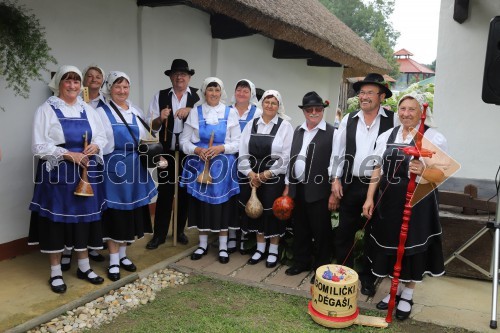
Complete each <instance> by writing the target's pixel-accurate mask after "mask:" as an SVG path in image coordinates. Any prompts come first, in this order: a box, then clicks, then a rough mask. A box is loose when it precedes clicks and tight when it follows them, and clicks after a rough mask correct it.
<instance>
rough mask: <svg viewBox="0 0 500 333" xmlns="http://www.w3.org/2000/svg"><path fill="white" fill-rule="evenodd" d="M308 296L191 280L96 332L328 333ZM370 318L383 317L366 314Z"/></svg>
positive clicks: (413, 326) (392, 331) (403, 328)
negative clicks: (309, 304) (309, 307)
mask: <svg viewBox="0 0 500 333" xmlns="http://www.w3.org/2000/svg"><path fill="white" fill-rule="evenodd" d="M307 302H308V300H307V299H306V298H304V297H299V296H291V295H286V294H281V293H276V292H272V291H268V290H263V289H259V288H255V287H249V286H245V285H241V284H237V283H231V282H225V281H220V280H215V279H211V278H208V277H204V276H192V277H190V281H189V283H188V284H187V285H184V286H181V287H178V288H167V289H165V290H163V291H161V292H160V293H159V294H158V295H157V298H156V300H155V301H154V302H153V303H149V304H148V305H145V306H142V307H140V308H137V309H134V310H133V311H130V312H128V313H126V314H123V315H120V316H119V317H118V318H117V319H115V320H114V321H113V322H112V323H111V324H108V325H105V326H102V327H101V328H99V329H98V330H93V332H190V333H191V332H217V333H226V332H239V333H240V332H241V333H246V332H248V333H250V332H255V333H257V332H258V333H262V332H273V333H279V332H287V333H293V332H297V333H299V332H300V333H303V332H329V331H332V330H331V329H327V328H325V327H322V326H320V325H318V324H316V323H315V322H313V321H312V319H311V318H310V316H309V315H308V314H307ZM362 313H363V314H365V315H373V316H379V317H380V316H382V317H383V316H384V315H383V314H382V313H379V312H376V311H372V312H366V311H362ZM342 332H387V333H396V332H398V333H399V332H411V333H414V332H426V333H431V332H436V333H437V332H450V333H451V332H467V331H465V330H457V329H446V328H443V327H440V326H436V325H432V324H427V323H420V322H415V321H412V320H407V321H404V322H398V321H397V320H394V322H393V324H391V325H390V326H389V327H388V328H386V329H378V328H373V327H362V326H358V325H352V326H350V327H349V328H346V329H342Z"/></svg>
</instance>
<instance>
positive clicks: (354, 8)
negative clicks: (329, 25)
mask: <svg viewBox="0 0 500 333" xmlns="http://www.w3.org/2000/svg"><path fill="white" fill-rule="evenodd" d="M319 1H320V2H321V3H322V4H323V5H324V6H325V7H326V8H327V9H328V10H329V11H331V12H332V13H333V14H334V15H335V16H336V17H337V18H338V19H339V20H341V21H342V22H344V23H345V24H346V25H347V26H348V27H349V28H351V29H352V30H353V31H354V32H355V33H356V34H358V35H359V36H360V37H361V38H363V39H364V40H365V41H366V42H368V43H370V44H371V45H372V46H373V47H374V48H375V49H376V50H377V51H378V52H379V53H380V54H381V55H382V56H383V57H384V58H385V59H386V60H387V62H388V63H389V64H390V65H391V67H392V68H393V70H392V71H391V76H392V75H393V74H394V73H399V65H398V64H397V61H395V59H394V56H393V53H394V46H395V45H396V41H397V39H398V38H399V32H397V31H396V30H394V28H393V27H392V25H391V23H390V21H389V17H390V16H391V14H392V13H393V12H394V0H364V1H362V0H319Z"/></svg>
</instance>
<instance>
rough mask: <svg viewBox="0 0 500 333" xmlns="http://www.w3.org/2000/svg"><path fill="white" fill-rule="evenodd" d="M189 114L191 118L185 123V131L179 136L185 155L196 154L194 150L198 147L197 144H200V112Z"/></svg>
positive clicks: (195, 111)
mask: <svg viewBox="0 0 500 333" xmlns="http://www.w3.org/2000/svg"><path fill="white" fill-rule="evenodd" d="M193 111H194V112H189V116H188V117H187V119H186V122H185V123H184V129H183V130H182V133H181V135H180V136H179V144H180V146H181V147H182V151H183V152H184V154H187V155H192V154H194V149H195V148H196V147H197V146H196V145H195V143H198V142H200V135H199V133H198V127H199V123H198V110H193Z"/></svg>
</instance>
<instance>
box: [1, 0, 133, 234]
mask: <svg viewBox="0 0 500 333" xmlns="http://www.w3.org/2000/svg"><path fill="white" fill-rule="evenodd" d="M19 3H20V4H23V5H25V6H26V7H27V8H30V9H32V10H33V12H32V13H33V14H35V15H36V17H37V18H38V19H39V20H40V24H41V25H42V26H44V27H45V28H46V29H45V32H46V39H47V42H48V44H49V46H50V47H51V48H52V52H51V54H52V55H54V57H55V58H56V59H57V61H58V65H53V64H50V65H49V70H51V71H55V70H56V69H57V68H58V66H59V65H64V64H72V65H76V66H77V67H79V68H80V69H83V67H85V66H86V65H88V64H89V63H98V64H99V65H100V66H102V67H103V68H104V69H105V70H110V69H111V68H113V69H125V68H126V71H128V74H130V76H131V80H132V81H134V80H137V79H136V78H137V76H138V72H139V67H138V65H137V64H138V53H137V49H138V47H137V6H136V5H135V1H134V0H108V1H98V0H89V1H65V0H50V1H49V0H22V1H19ZM96 8H98V10H96ZM117 9H119V10H117ZM104 26H105V27H106V28H105V29H104V28H103V27H104ZM43 78H44V80H45V81H46V82H45V83H44V82H40V81H36V82H32V83H31V92H30V97H29V99H23V98H21V97H14V96H13V95H14V94H13V91H12V90H10V89H9V90H6V89H1V91H0V105H1V106H3V107H4V108H5V110H6V111H5V112H0V146H1V147H2V150H3V159H2V161H1V162H0V198H1V199H0V243H6V242H9V241H12V240H15V239H19V238H23V237H26V236H27V235H28V228H29V215H30V214H29V210H28V205H29V202H30V200H31V196H32V193H33V181H32V179H33V176H32V165H33V163H32V155H31V128H32V122H33V114H34V112H35V110H36V108H37V107H38V106H39V105H40V104H42V103H43V102H44V101H45V100H46V99H47V98H48V97H49V96H50V91H49V89H48V87H47V83H48V82H49V79H50V73H43ZM0 85H1V87H2V88H4V86H5V81H4V80H3V79H2V80H0ZM136 96H138V92H137V91H134V90H133V91H132V99H134V100H135V99H136Z"/></svg>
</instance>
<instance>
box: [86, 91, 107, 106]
mask: <svg viewBox="0 0 500 333" xmlns="http://www.w3.org/2000/svg"><path fill="white" fill-rule="evenodd" d="M100 100H102V101H103V102H104V103H106V99H105V98H104V96H103V95H102V94H101V93H99V95H98V96H97V97H96V98H94V99H93V100H90V101H89V103H88V104H89V105H90V106H91V107H92V108H93V109H97V104H99V101H100Z"/></svg>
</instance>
